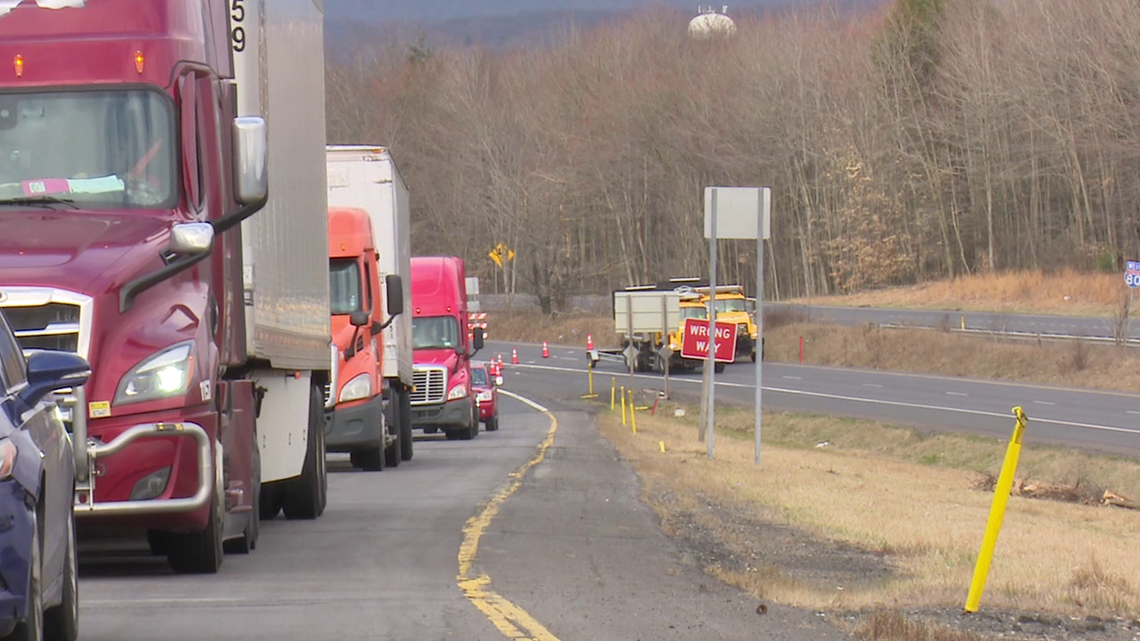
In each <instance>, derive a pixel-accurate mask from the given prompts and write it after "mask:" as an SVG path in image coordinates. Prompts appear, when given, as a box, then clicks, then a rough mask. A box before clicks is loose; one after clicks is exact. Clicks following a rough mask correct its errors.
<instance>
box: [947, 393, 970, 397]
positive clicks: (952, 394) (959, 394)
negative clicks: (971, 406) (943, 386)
mask: <svg viewBox="0 0 1140 641" xmlns="http://www.w3.org/2000/svg"><path fill="white" fill-rule="evenodd" d="M946 393H947V394H948V395H950V396H969V394H967V393H965V392H946Z"/></svg>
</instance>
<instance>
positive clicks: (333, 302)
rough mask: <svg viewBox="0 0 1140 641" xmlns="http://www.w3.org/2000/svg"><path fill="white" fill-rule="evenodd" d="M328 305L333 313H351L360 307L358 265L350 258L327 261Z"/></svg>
mask: <svg viewBox="0 0 1140 641" xmlns="http://www.w3.org/2000/svg"><path fill="white" fill-rule="evenodd" d="M329 298H330V303H329V307H330V308H331V310H332V313H333V315H337V314H351V313H352V312H355V311H357V310H358V309H361V307H360V266H358V265H357V264H356V261H355V260H354V259H351V258H347V259H345V258H337V259H334V260H330V261H329Z"/></svg>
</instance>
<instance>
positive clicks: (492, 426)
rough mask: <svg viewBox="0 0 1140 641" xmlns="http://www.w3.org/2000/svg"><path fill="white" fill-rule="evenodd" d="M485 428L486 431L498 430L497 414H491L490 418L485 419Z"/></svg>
mask: <svg viewBox="0 0 1140 641" xmlns="http://www.w3.org/2000/svg"><path fill="white" fill-rule="evenodd" d="M486 429H487V431H488V432H495V431H498V429H499V417H498V415H495V416H492V417H491V418H489V419H487V428H486Z"/></svg>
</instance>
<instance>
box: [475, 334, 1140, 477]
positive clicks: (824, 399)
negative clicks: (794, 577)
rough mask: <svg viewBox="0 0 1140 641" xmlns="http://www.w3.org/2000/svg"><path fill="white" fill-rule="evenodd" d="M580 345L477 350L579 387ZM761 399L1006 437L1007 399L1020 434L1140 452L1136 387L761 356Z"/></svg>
mask: <svg viewBox="0 0 1140 641" xmlns="http://www.w3.org/2000/svg"><path fill="white" fill-rule="evenodd" d="M584 347H585V346H583V347H582V348H572V347H561V346H551V347H550V348H549V354H550V356H549V358H543V357H542V349H541V346H535V345H524V344H517V345H512V344H506V343H500V342H488V344H487V347H486V348H485V350H484V352H482V353H480V354H479V355H477V358H484V359H489V358H492V357H494V358H496V359H497V357H498V355H499V354H503V358H504V365H506V366H507V368H508V370H509V369H510V363H511V350H512V348H514V349H517V350H518V355H519V365H517V366H515V367H516V369H518V370H519V371H524V372H527V373H528V374H527V375H528V376H529V377H532V378H540V379H541V380H542V381H545V384H544V385H543V386H542V387H541V388H540V389H541V390H542V392H543V393H545V394H556V393H566V394H570V393H574V392H577V393H579V394H584V393H586V391H587V388H588V379H587V367H586V353H585V349H584ZM755 376H756V373H755V365H754V364H753V363H751V362H748V361H743V360H741V361H739V362H737V363H733V364H730V365H728V366H727V367H726V368H725V371H724V372H723V373H721V374H718V375H716V381H717V390H716V398H717V400H718V402H719V401H723V402H729V403H738V404H746V405H752V404H753V403H754V398H755V397H754V394H755ZM615 380H616V385H618V386H622V385H624V386H626V387H627V388H628V387H629V385H630V383H629V381H630V378H629V370H628V369H626V368H625V367H624V366H623V365H622V364H620V363H616V362H611V361H608V360H602V361H600V362H599V363H598V365H597V367H596V368H595V370H594V389H595V392H599V391H600V393H604V394H609V388H610V387H611V385H613V384H614V381H615ZM634 385H635V387H636V388H637V389H644V390H657V391H663V390H664V387H665V385H664V377H663V376H661V375H660V374H648V373H647V374H636V375H635V377H634ZM762 387H763V405H764V408H765V409H767V410H780V411H791V412H803V413H813V414H827V415H833V416H845V417H853V418H864V419H873V420H880V421H885V422H890V423H896V424H899V425H908V426H912V427H915V428H918V429H921V430H932V431H940V432H967V433H971V434H977V435H983V436H993V437H998V438H1008V437H1009V435H1010V433H1011V432H1012V431H1013V425H1014V422H1015V421H1014V417H1013V413H1012V409H1013V407H1014V406H1021V407H1022V408H1023V409H1024V410H1025V412H1026V414H1027V415H1028V416H1029V419H1030V421H1029V428H1028V432H1027V434H1026V442H1027V443H1043V444H1046V443H1047V444H1052V445H1062V446H1068V447H1073V448H1080V449H1084V450H1088V451H1098V452H1106V453H1112V454H1121V455H1124V456H1129V457H1140V395H1130V394H1122V393H1116V392H1105V391H1098V390H1081V389H1068V388H1055V387H1041V386H1033V385H1019V384H1013V383H1004V382H998V381H991V380H977V379H965V378H954V377H940V376H924V375H917V374H906V373H898V372H884V371H876V370H859V369H849V368H833V367H819V366H805V365H795V364H785V363H769V362H766V363H764V367H763V386H762ZM700 391H701V373H700V371H699V370H697V371H695V372H688V373H682V374H676V373H674V374H671V375H670V378H669V393H670V395H671V396H678V397H680V398H686V399H689V400H693V401H694V402H695V401H697V400H699V394H700Z"/></svg>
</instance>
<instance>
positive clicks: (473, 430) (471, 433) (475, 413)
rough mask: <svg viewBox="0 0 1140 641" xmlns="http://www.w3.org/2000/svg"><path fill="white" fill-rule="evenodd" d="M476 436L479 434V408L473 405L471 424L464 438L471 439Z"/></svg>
mask: <svg viewBox="0 0 1140 641" xmlns="http://www.w3.org/2000/svg"><path fill="white" fill-rule="evenodd" d="M472 405H474V404H472ZM476 436H479V408H478V407H473V409H472V410H471V424H470V425H468V426H467V433H466V434H464V436H463V440H465V441H470V440H472V439H474V438H475V437H476Z"/></svg>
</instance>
